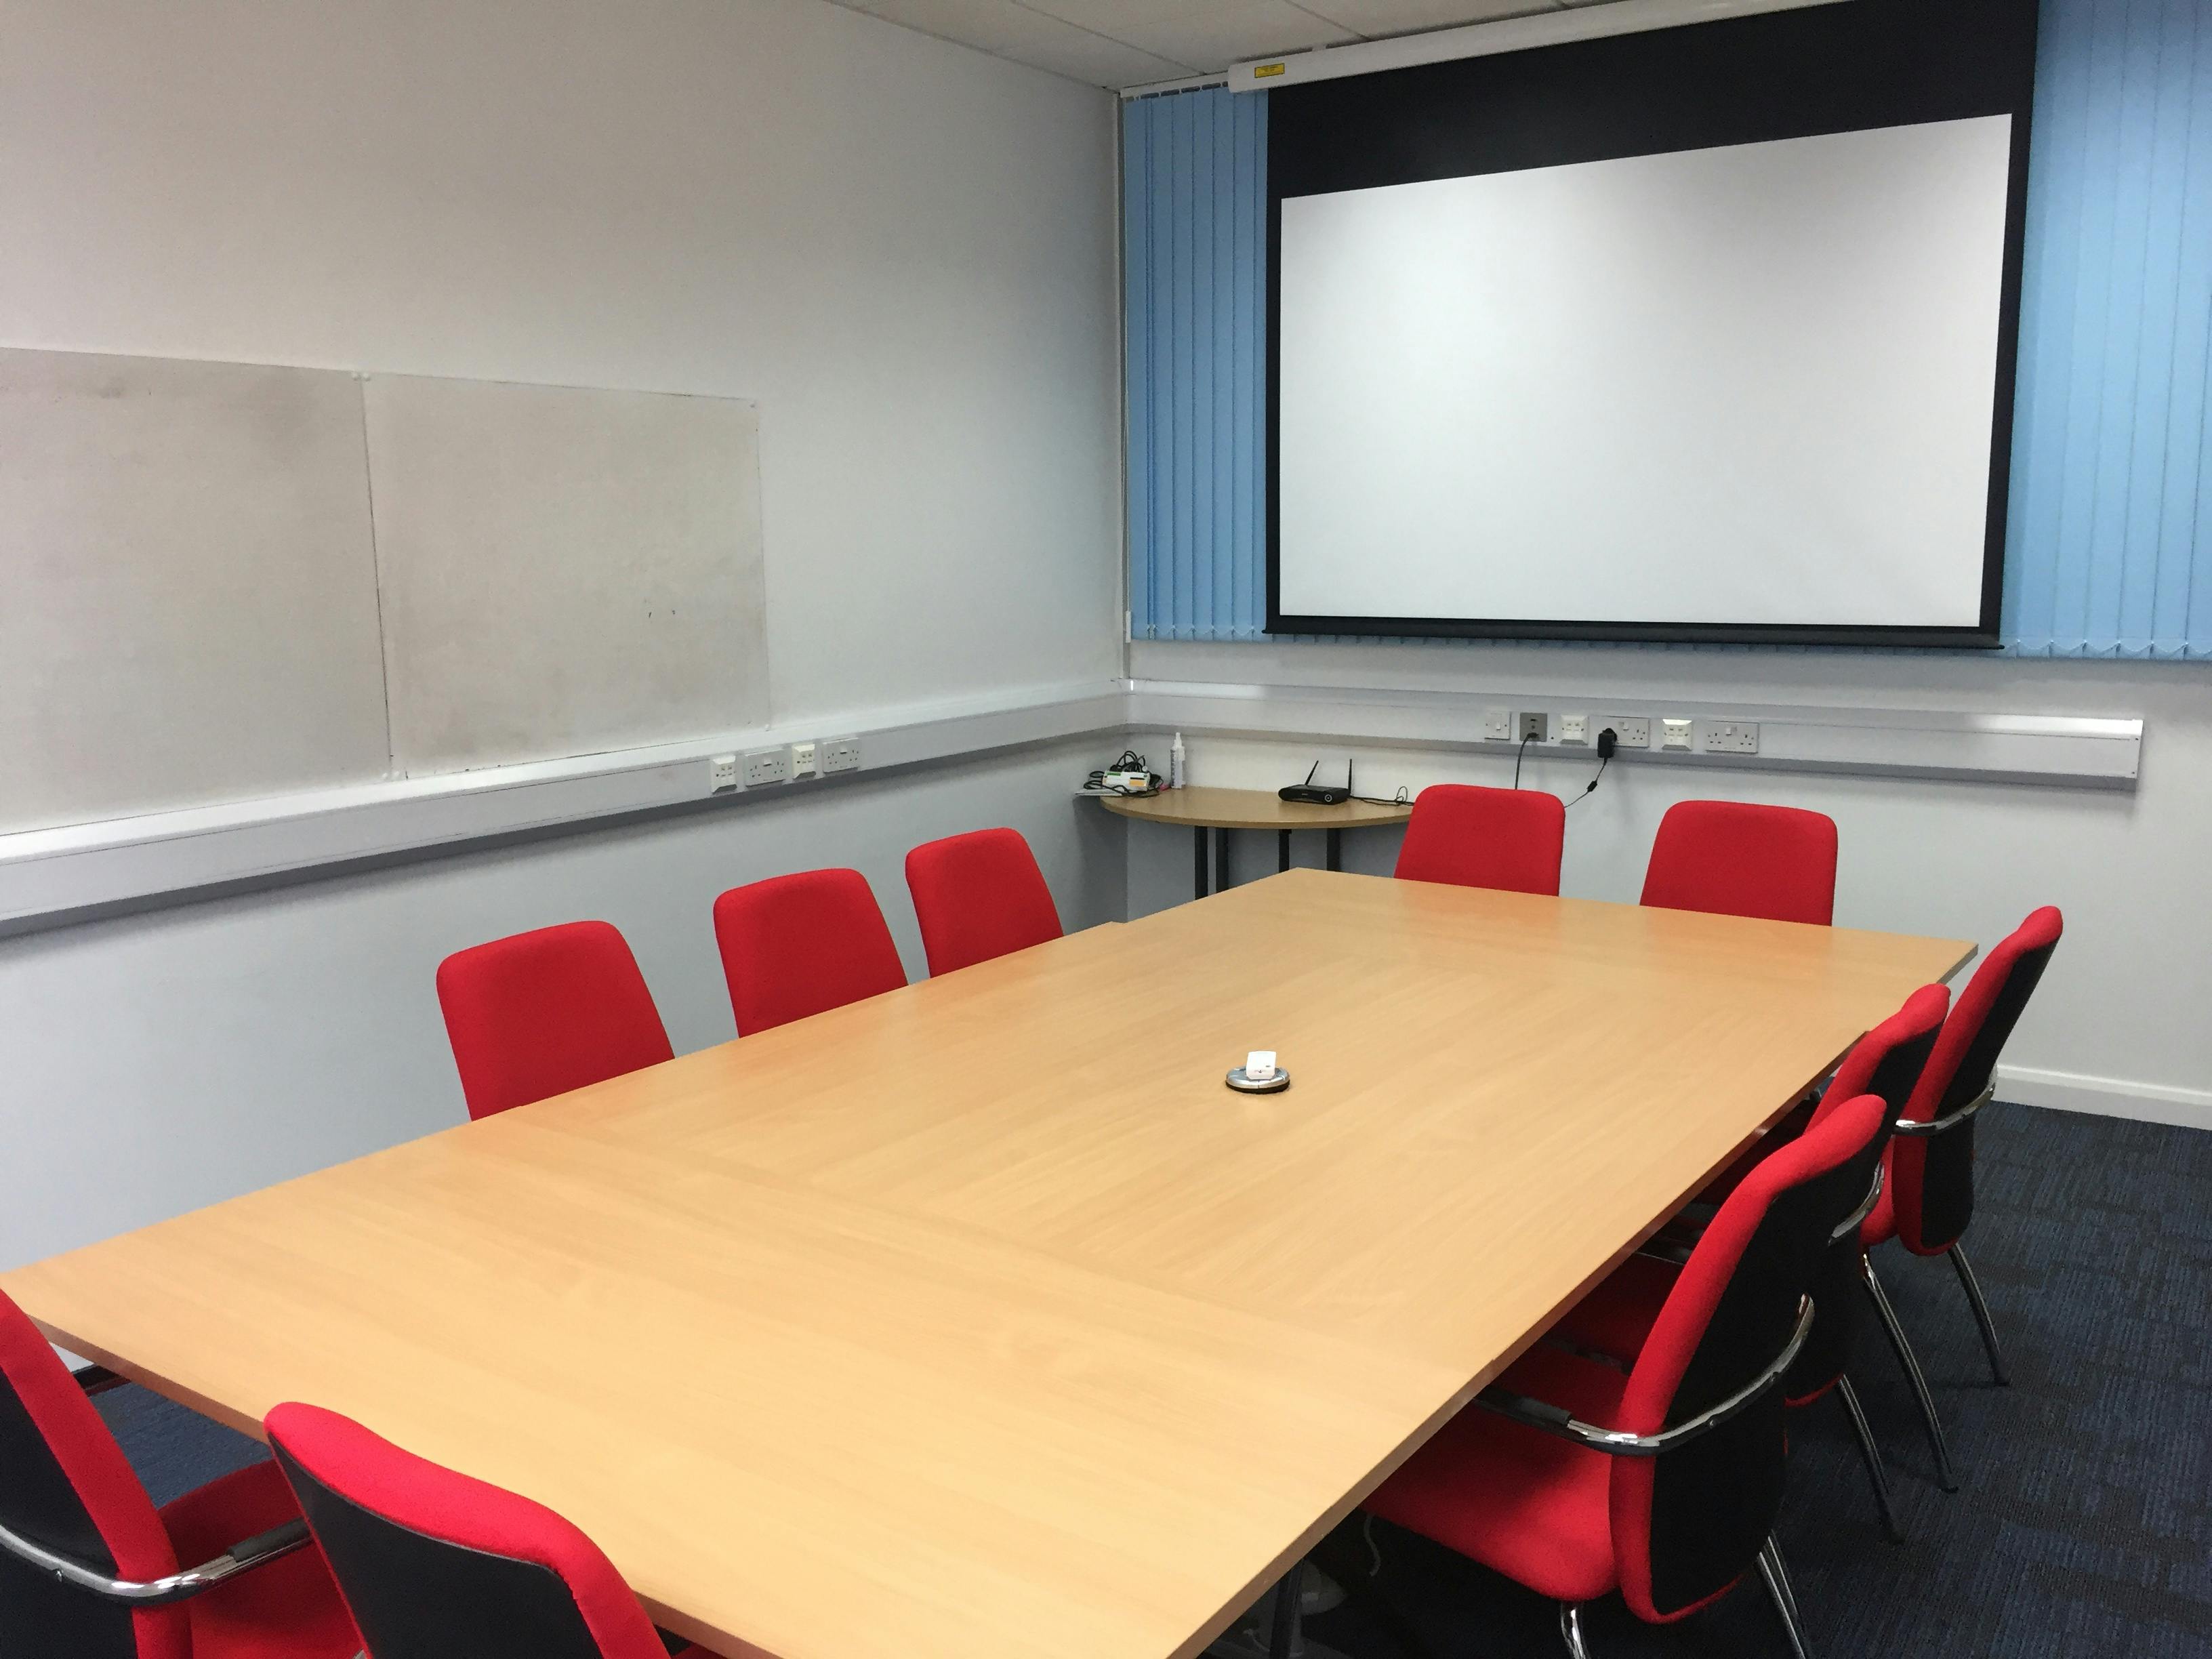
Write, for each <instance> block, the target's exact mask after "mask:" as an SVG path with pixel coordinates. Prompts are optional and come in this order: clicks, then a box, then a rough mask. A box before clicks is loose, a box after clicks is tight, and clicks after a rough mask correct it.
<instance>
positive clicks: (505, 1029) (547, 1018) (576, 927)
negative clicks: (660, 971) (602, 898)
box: [438, 921, 676, 1118]
mask: <svg viewBox="0 0 2212 1659" xmlns="http://www.w3.org/2000/svg"><path fill="white" fill-rule="evenodd" d="M438 1003H439V1006H441V1007H442V1008H443V1009H444V1010H445V1012H446V1035H447V1037H448V1038H449V1039H450V1040H451V1041H452V1042H453V1063H454V1065H456V1066H459V1068H460V1073H461V1092H462V1094H463V1095H465V1097H467V1099H468V1103H469V1115H470V1116H471V1117H472V1118H477V1117H489V1116H490V1115H492V1114H493V1113H495V1112H503V1111H506V1110H507V1109H508V1108H509V1107H513V1106H527V1105H528V1104H530V1103H531V1102H532V1101H534V1100H544V1099H546V1098H548V1097H550V1096H553V1095H562V1094H566V1093H568V1091H569V1090H571V1089H580V1088H582V1087H584V1086H585V1085H586V1084H592V1083H600V1082H604V1081H605V1079H608V1078H611V1077H620V1076H621V1075H622V1074H623V1073H625V1072H635V1071H637V1070H638V1069H640V1068H641V1067H642V1066H656V1065H659V1063H660V1062H661V1061H662V1060H672V1059H674V1058H675V1054H676V1051H675V1050H674V1049H672V1048H670V1047H669V1046H668V1032H667V1030H666V1029H665V1027H663V1026H662V1024H661V1023H660V1011H659V1009H657V1008H655V1007H654V1006H653V993H652V992H651V991H648V990H647V989H646V986H645V975H642V974H641V973H639V972H638V970H637V958H636V957H634V956H632V955H631V954H630V951H629V945H628V943H627V942H625V941H624V939H623V936H622V934H621V933H618V932H617V931H616V929H615V927H613V925H612V924H611V923H609V922H604V921H572V922H568V923H567V924H566V925H564V926H562V927H540V928H538V930H537V931H536V932H534V933H517V934H515V935H514V936H513V937H512V938H511V939H494V940H493V941H492V942H491V943H490V944H489V945H474V946H472V947H471V948H470V949H468V950H466V951H455V952H454V953H453V955H452V956H449V957H447V958H446V959H445V960H444V961H443V962H441V963H439V964H438Z"/></svg>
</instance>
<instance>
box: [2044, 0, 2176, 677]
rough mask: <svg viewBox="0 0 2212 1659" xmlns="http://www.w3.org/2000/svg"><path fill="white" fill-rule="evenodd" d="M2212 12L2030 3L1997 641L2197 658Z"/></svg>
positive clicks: (2123, 0)
mask: <svg viewBox="0 0 2212 1659" xmlns="http://www.w3.org/2000/svg"><path fill="white" fill-rule="evenodd" d="M2209 343H2212V8H2208V7H2207V6H2205V5H2204V4H2203V0H2045V5H2044V8H2043V40H2042V46H2041V52H2040V57H2039V64H2038V69H2037V76H2036V97H2035V141H2034V146H2033V161H2032V166H2031V170H2030V173H2029V185H2028V228H2027V270H2026V273H2025V277H2024V283H2023V292H2022V295H2021V357H2020V363H2021V374H2020V395H2019V399H2018V401H2017V403H2016V404H2015V410H2016V411H2017V419H2018V428H2017V431H2016V432H2015V444H2014V448H2013V466H2014V476H2013V494H2012V514H2011V522H2012V538H2011V545H2010V547H2009V548H2008V550H2007V558H2006V568H2005V630H2006V633H2007V635H2008V637H2009V639H2010V641H2011V642H2012V645H2013V648H2014V649H2015V650H2017V651H2021V652H2023V653H2028V654H2031V655H2036V656H2055V657H2080V656H2093V657H2112V656H2126V657H2190V656H2196V657H2206V656H2212V442H2208V440H2212V428H2208V426H2207V424H2206V421H2205V412H2206V410H2205V399H2206V392H2207V389H2208V381H2212V349H2208V345H2209Z"/></svg>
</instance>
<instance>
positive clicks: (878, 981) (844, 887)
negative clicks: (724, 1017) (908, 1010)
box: [714, 870, 906, 1036]
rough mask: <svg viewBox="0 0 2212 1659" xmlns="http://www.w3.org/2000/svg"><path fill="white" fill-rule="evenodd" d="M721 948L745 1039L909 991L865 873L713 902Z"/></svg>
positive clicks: (823, 876) (756, 889) (742, 892)
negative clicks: (901, 989)
mask: <svg viewBox="0 0 2212 1659" xmlns="http://www.w3.org/2000/svg"><path fill="white" fill-rule="evenodd" d="M714 942H715V943H716V944H717V945H720V947H721V951H722V973H723V975H724V976H725V977H726V978H727V979H728V981H729V984H730V1011H731V1012H732V1013H734V1014H735V1015H736V1016H737V1018H738V1034H739V1035H740V1036H750V1035H752V1034H753V1033H754V1032H757V1031H765V1030H769V1029H770V1028H771V1027H774V1026H777V1025H787V1024H790V1023H791V1022H792V1021H793V1020H794V1019H805V1018H807V1016H809V1015H810V1014H818V1013H821V1012H824V1011H825V1010H827V1009H830V1008H842V1007H843V1006H845V1005H846V1004H847V1003H848V1002H858V1001H860V1000H861V999H862V998H864V997H872V996H876V995H878V994H881V993H883V992H884V991H896V990H897V989H898V988H899V987H901V986H902V985H904V984H905V983H906V968H905V965H904V964H903V963H901V962H900V961H899V953H898V946H897V945H894V944H893V943H891V930H890V927H888V926H886V925H885V923H884V913H883V909H882V907H880V906H879V905H878V904H877V902H876V895H875V892H874V890H872V888H870V887H869V885H868V878H866V876H864V875H862V874H861V873H860V872H859V871H858V870H808V871H805V872H802V873H800V874H799V875H795V876H772V877H770V878H769V879H768V880H766V881H757V882H754V883H752V884H750V885H748V886H744V887H732V889H730V890H729V891H728V892H726V893H725V894H723V895H722V896H721V897H720V898H718V899H716V900H715V901H714Z"/></svg>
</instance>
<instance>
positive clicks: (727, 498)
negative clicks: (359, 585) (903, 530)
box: [365, 375, 768, 775]
mask: <svg viewBox="0 0 2212 1659" xmlns="http://www.w3.org/2000/svg"><path fill="white" fill-rule="evenodd" d="M365 391H366V401H367V411H368V453H369V472H370V476H371V477H372V478H373V480H374V487H375V502H374V511H375V525H376V557H377V568H378V574H379V581H380V587H381V590H382V593H383V605H384V660H385V667H386V675H387V678H388V680H389V683H390V690H391V720H392V753H393V756H394V757H395V759H396V761H397V763H398V766H399V768H400V769H401V770H402V771H403V772H404V773H406V774H408V775H420V774H422V773H425V772H445V771H453V770H457V769H464V768H470V767H479V766H497V765H502V764H508V763H516V762H522V761H531V760H541V759H549V758H554V757H562V756H570V755H586V754H597V753H600V752H603V751H605V750H612V749H623V748H630V747H635V746H639V745H642V744H652V743H661V742H673V741H677V740H680V739H682V738H688V737H697V736H707V735H710V734H713V733H717V732H727V731H732V730H734V729H737V728H740V727H745V726H763V725H765V724H766V723H767V720H768V662H767V652H766V646H765V638H766V604H767V601H766V578H765V574H764V573H763V566H762V552H761V531H760V455H759V451H760V419H759V412H758V410H757V408H756V407H755V406H754V405H753V404H750V403H749V402H744V401H741V400H738V399H732V398H696V397H680V396H672V395H668V394H664V393H655V392H595V391H585V390H579V389H575V388H571V387H563V386H513V385H501V384H494V383H490V382H484V381H473V380H434V379H427V378H418V377H410V376H387V375H375V376H373V377H371V378H370V379H369V380H368V382H367V384H366V388H365Z"/></svg>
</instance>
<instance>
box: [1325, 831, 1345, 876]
mask: <svg viewBox="0 0 2212 1659" xmlns="http://www.w3.org/2000/svg"><path fill="white" fill-rule="evenodd" d="M1328 867H1329V868H1330V869H1332V870H1341V869H1343V868H1344V831H1343V830H1341V829H1332V830H1330V831H1329V832H1328Z"/></svg>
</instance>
